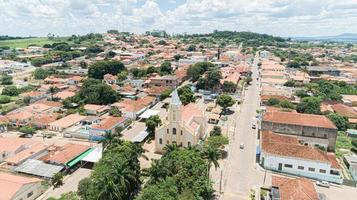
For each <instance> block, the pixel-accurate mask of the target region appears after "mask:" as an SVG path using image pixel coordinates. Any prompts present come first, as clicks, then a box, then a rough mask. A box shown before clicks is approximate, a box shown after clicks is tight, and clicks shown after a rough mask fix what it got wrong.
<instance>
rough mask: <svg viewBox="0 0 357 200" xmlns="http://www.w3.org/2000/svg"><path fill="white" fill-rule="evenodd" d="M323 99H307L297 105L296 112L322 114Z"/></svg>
mask: <svg viewBox="0 0 357 200" xmlns="http://www.w3.org/2000/svg"><path fill="white" fill-rule="evenodd" d="M320 104H321V99H320V98H318V97H305V98H303V99H302V100H301V102H300V103H299V104H298V105H297V107H296V110H297V111H298V112H300V113H307V114H320V113H321V111H320Z"/></svg>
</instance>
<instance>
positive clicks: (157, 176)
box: [143, 160, 170, 183]
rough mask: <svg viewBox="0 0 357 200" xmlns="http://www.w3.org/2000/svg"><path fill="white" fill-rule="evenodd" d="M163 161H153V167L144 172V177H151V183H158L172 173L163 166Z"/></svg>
mask: <svg viewBox="0 0 357 200" xmlns="http://www.w3.org/2000/svg"><path fill="white" fill-rule="evenodd" d="M161 162H162V161H161V160H152V162H151V167H150V168H147V169H144V170H143V175H144V176H148V177H150V182H151V183H157V182H159V181H160V180H163V179H165V177H166V176H167V175H168V174H169V173H170V172H169V171H168V170H167V168H165V167H163V166H162V165H161Z"/></svg>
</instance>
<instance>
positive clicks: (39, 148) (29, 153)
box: [5, 143, 50, 166]
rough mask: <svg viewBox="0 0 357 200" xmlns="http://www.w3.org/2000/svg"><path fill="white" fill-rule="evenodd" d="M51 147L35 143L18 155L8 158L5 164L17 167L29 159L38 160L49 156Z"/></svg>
mask: <svg viewBox="0 0 357 200" xmlns="http://www.w3.org/2000/svg"><path fill="white" fill-rule="evenodd" d="M49 147H50V145H47V144H43V143H35V144H32V145H31V146H29V147H28V148H26V149H24V150H22V151H20V152H18V153H16V154H15V155H13V156H10V157H8V158H7V159H6V160H5V162H6V163H7V164H8V165H12V166H17V165H20V164H21V163H23V162H25V161H26V160H28V159H38V158H41V157H43V156H45V155H47V154H48V148H49Z"/></svg>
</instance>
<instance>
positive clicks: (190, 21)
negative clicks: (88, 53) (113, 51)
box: [0, 0, 357, 37]
mask: <svg viewBox="0 0 357 200" xmlns="http://www.w3.org/2000/svg"><path fill="white" fill-rule="evenodd" d="M109 29H117V30H119V31H128V32H133V33H144V32H145V31H147V30H153V29H160V30H166V31H167V32H168V33H184V32H187V33H209V32H212V31H213V30H235V31H252V32H258V33H268V34H272V35H276V36H283V37H296V36H330V35H338V34H342V33H357V0H0V35H11V36H46V35H47V34H48V33H53V34H55V35H60V36H65V35H72V34H86V33H90V32H105V31H106V30H109Z"/></svg>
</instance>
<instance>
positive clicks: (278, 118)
mask: <svg viewBox="0 0 357 200" xmlns="http://www.w3.org/2000/svg"><path fill="white" fill-rule="evenodd" d="M263 121H268V122H273V123H280V124H293V125H300V126H310V127H320V128H330V129H337V128H336V126H335V125H334V124H333V123H332V122H331V121H330V120H329V119H328V118H327V117H325V116H323V115H312V114H302V113H294V112H266V113H265V114H264V116H263Z"/></svg>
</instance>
